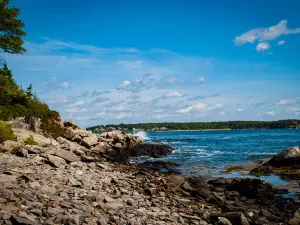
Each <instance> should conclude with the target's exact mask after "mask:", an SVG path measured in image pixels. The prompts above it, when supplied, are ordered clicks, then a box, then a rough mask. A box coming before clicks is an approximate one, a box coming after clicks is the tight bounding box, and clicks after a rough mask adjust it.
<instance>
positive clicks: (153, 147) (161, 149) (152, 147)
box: [129, 143, 173, 158]
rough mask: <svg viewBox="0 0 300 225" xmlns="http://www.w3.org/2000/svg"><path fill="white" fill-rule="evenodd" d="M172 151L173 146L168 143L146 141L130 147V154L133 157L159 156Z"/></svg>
mask: <svg viewBox="0 0 300 225" xmlns="http://www.w3.org/2000/svg"><path fill="white" fill-rule="evenodd" d="M172 151H173V148H172V147H170V146H168V145H161V144H152V143H144V144H139V145H136V146H134V147H133V148H131V149H129V154H130V156H131V157H140V156H150V157H153V158H159V157H162V156H166V155H168V154H170V153H171V152H172Z"/></svg>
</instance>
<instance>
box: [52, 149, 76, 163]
mask: <svg viewBox="0 0 300 225" xmlns="http://www.w3.org/2000/svg"><path fill="white" fill-rule="evenodd" d="M55 155H56V156H59V157H61V158H63V159H65V160H66V161H67V162H75V161H78V157H77V155H76V154H74V153H73V152H70V151H66V150H63V149H58V150H57V151H56V152H55Z"/></svg>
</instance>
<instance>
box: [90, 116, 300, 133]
mask: <svg viewBox="0 0 300 225" xmlns="http://www.w3.org/2000/svg"><path fill="white" fill-rule="evenodd" d="M283 128H289V129H290V128H292V129H296V128H300V120H296V119H289V120H278V121H225V122H188V123H137V124H123V123H121V124H109V125H98V126H93V127H88V128H87V130H91V131H93V132H100V131H104V130H108V129H119V130H120V129H122V130H128V131H136V130H145V131H168V130H210V129H211V130H221V129H224V130H225V129H230V130H239V129H283Z"/></svg>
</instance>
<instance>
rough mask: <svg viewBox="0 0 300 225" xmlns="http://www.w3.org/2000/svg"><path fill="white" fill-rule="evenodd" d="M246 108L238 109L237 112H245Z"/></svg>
mask: <svg viewBox="0 0 300 225" xmlns="http://www.w3.org/2000/svg"><path fill="white" fill-rule="evenodd" d="M243 111H244V110H243V109H242V108H238V109H236V112H243Z"/></svg>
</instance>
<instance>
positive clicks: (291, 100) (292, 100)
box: [276, 97, 300, 105]
mask: <svg viewBox="0 0 300 225" xmlns="http://www.w3.org/2000/svg"><path fill="white" fill-rule="evenodd" d="M299 100H300V97H297V98H288V99H282V100H280V102H277V103H276V105H292V104H296V103H297V102H298V101H299Z"/></svg>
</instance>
